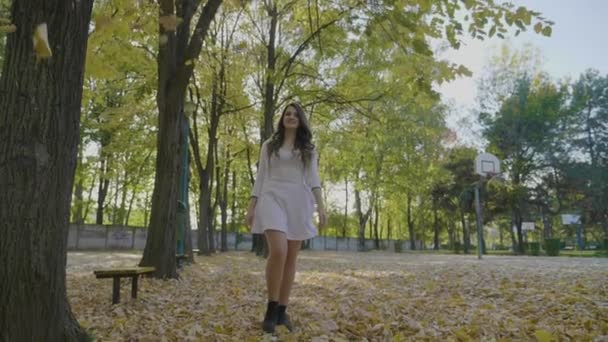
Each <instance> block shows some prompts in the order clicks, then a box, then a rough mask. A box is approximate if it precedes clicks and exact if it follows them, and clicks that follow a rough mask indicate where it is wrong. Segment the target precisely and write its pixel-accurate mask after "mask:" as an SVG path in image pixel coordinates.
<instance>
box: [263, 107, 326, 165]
mask: <svg viewBox="0 0 608 342" xmlns="http://www.w3.org/2000/svg"><path fill="white" fill-rule="evenodd" d="M289 107H293V108H294V109H295V110H296V113H297V114H298V121H299V124H298V129H297V131H296V141H295V143H294V148H295V149H296V150H299V151H300V153H301V155H302V162H303V163H304V166H306V165H308V163H309V162H310V159H311V158H312V151H313V150H314V149H315V145H314V144H313V143H312V132H311V130H310V126H309V125H308V119H306V114H304V109H302V106H301V105H300V104H299V103H297V102H292V103H290V104H288V105H287V106H285V108H284V109H283V113H282V114H281V119H280V120H279V123H278V124H277V130H276V131H275V132H274V134H272V137H271V138H270V141H269V143H268V157H270V156H272V154H273V153H275V154H277V155H278V152H279V149H280V148H281V146H283V141H285V125H284V124H283V118H284V117H285V112H286V111H287V108H289Z"/></svg>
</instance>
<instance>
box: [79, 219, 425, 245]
mask: <svg viewBox="0 0 608 342" xmlns="http://www.w3.org/2000/svg"><path fill="white" fill-rule="evenodd" d="M147 234H148V230H147V229H146V228H141V227H123V226H109V225H94V224H84V225H75V224H72V225H70V231H69V236H68V248H69V249H79V250H95V249H143V248H144V247H145V245H146V238H147ZM236 239H237V235H236V234H234V233H228V249H229V250H235V244H236ZM197 241H198V231H196V230H193V231H192V246H193V248H195V249H196V248H198V243H197ZM215 242H216V243H215V246H216V248H219V246H220V234H219V232H218V233H217V234H216V237H215ZM357 244H358V239H356V238H335V237H322V236H317V237H315V238H314V239H312V240H311V242H310V249H312V250H318V251H322V250H329V251H357ZM251 245H252V236H251V234H241V235H240V236H239V243H238V245H237V247H238V250H240V251H248V250H251ZM394 245H395V241H393V240H389V241H387V240H383V241H380V248H381V249H385V250H389V251H394ZM416 245H417V246H416V247H417V248H418V249H420V247H421V244H420V241H417V242H416ZM365 247H366V248H368V249H373V248H374V247H375V245H374V240H365ZM409 247H410V244H409V241H404V242H403V244H402V249H403V250H408V249H409Z"/></svg>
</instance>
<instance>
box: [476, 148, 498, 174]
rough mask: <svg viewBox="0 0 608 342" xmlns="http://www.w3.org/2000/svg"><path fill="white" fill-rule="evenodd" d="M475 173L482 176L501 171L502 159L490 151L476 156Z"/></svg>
mask: <svg viewBox="0 0 608 342" xmlns="http://www.w3.org/2000/svg"><path fill="white" fill-rule="evenodd" d="M475 173H477V174H478V175H482V176H484V177H485V176H489V175H497V174H499V173H500V160H498V158H496V156H495V155H493V154H490V153H481V154H479V155H478V156H477V158H475Z"/></svg>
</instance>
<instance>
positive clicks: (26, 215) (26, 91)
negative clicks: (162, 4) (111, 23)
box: [0, 0, 93, 341]
mask: <svg viewBox="0 0 608 342" xmlns="http://www.w3.org/2000/svg"><path fill="white" fill-rule="evenodd" d="M92 6H93V1H92V0H81V1H76V2H72V1H70V2H67V1H63V0H49V1H46V2H44V3H41V2H39V1H32V0H21V1H14V2H13V5H12V9H11V18H12V22H13V24H14V25H16V27H17V30H16V32H14V33H11V34H9V36H8V40H7V45H6V54H5V58H4V63H3V69H2V77H1V78H0V88H1V89H2V91H1V92H0V103H1V104H2V108H3V110H2V111H1V112H0V140H1V141H2V145H0V165H2V167H0V188H2V191H0V234H1V238H0V288H1V289H2V291H0V302H2V305H1V306H0V339H1V340H3V341H79V340H85V339H86V334H85V332H84V331H83V330H82V328H81V327H80V326H79V325H78V323H77V322H76V320H75V319H74V317H73V315H72V313H71V309H70V305H69V303H68V300H67V298H66V285H65V282H66V271H65V266H66V251H67V235H68V220H69V216H70V198H71V194H72V185H73V181H74V172H75V168H76V157H77V152H78V151H77V145H78V135H79V123H80V101H81V98H82V84H83V74H84V63H85V56H86V48H87V36H88V31H89V21H90V18H91V10H92ZM41 24H46V28H48V43H46V37H45V36H44V34H41V35H38V36H37V38H36V39H37V40H35V41H37V43H38V45H37V49H36V52H37V54H35V53H34V50H33V47H32V37H34V30H39V29H40V26H39V25H41ZM37 27H38V29H37ZM38 33H40V31H38ZM46 44H48V46H49V47H50V52H52V54H53V55H52V56H50V54H45V52H48V51H46V49H45V48H44V47H45V45H46ZM44 57H50V58H48V59H44Z"/></svg>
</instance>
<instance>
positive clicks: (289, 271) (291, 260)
mask: <svg viewBox="0 0 608 342" xmlns="http://www.w3.org/2000/svg"><path fill="white" fill-rule="evenodd" d="M301 245H302V241H293V240H289V241H287V258H286V260H285V267H284V268H283V281H282V282H281V290H280V292H279V304H280V305H287V303H288V302H289V294H290V292H291V286H292V285H293V279H294V278H295V276H296V259H297V258H298V252H299V251H300V246H301Z"/></svg>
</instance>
